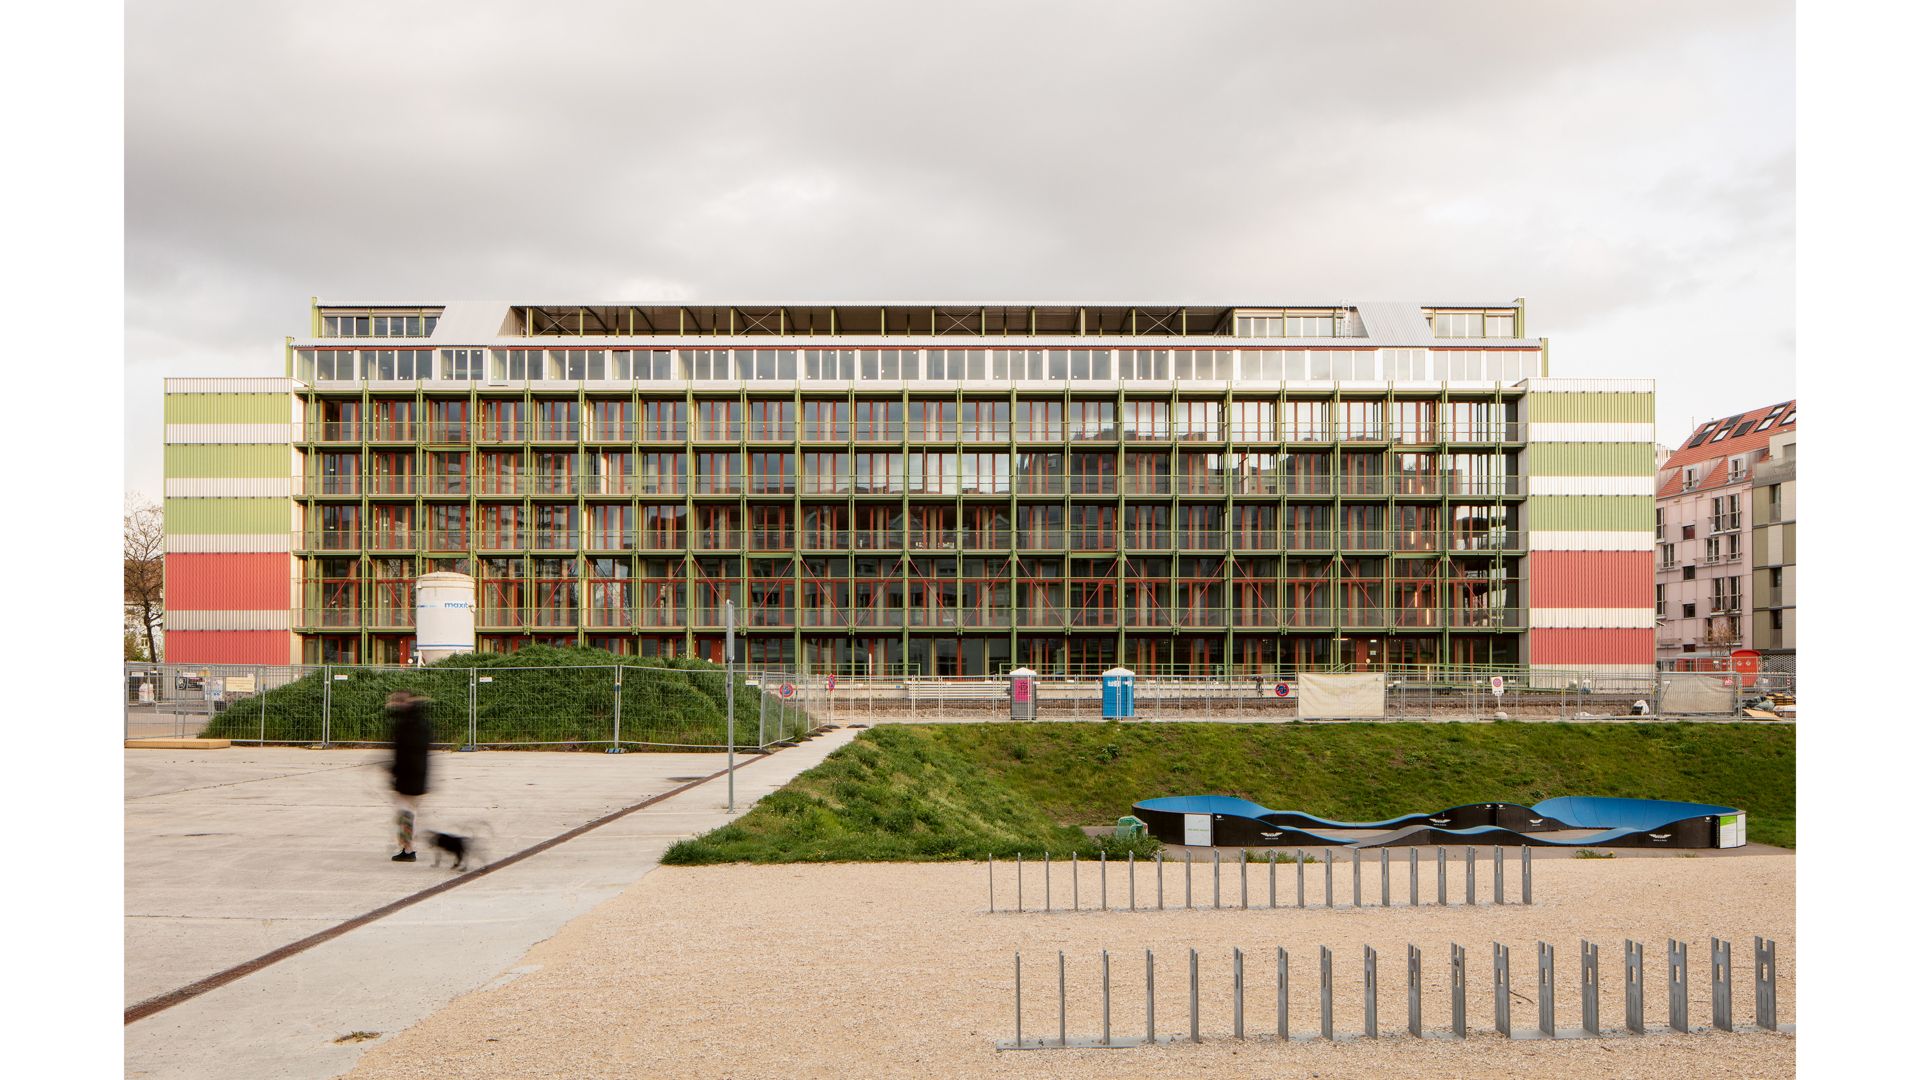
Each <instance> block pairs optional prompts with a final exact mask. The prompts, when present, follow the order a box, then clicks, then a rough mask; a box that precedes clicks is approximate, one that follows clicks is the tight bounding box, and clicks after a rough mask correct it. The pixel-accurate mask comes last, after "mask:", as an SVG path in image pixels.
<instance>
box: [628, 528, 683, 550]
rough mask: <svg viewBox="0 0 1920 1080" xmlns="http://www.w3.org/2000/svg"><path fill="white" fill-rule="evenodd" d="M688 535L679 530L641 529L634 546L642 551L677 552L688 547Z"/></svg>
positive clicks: (635, 538)
mask: <svg viewBox="0 0 1920 1080" xmlns="http://www.w3.org/2000/svg"><path fill="white" fill-rule="evenodd" d="M686 542H687V534H686V533H684V532H681V531H680V530H678V529H641V530H640V532H639V533H638V534H637V535H636V536H635V537H634V546H635V547H636V548H638V549H639V550H641V551H677V550H679V549H680V548H682V547H684V546H686Z"/></svg>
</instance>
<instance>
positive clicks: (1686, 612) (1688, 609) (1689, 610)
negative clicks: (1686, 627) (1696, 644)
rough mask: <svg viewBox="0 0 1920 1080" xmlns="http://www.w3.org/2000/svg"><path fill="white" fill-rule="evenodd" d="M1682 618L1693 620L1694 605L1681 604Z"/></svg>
mask: <svg viewBox="0 0 1920 1080" xmlns="http://www.w3.org/2000/svg"><path fill="white" fill-rule="evenodd" d="M1680 617H1681V618H1683V619H1691V618H1693V605H1692V604H1681V605H1680Z"/></svg>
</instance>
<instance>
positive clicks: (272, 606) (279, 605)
mask: <svg viewBox="0 0 1920 1080" xmlns="http://www.w3.org/2000/svg"><path fill="white" fill-rule="evenodd" d="M292 581H293V556H292V555H290V554H286V553H280V552H249V553H245V554H236V555H210V554H184V553H183V554H170V555H168V556H167V609H168V610H169V611H235V610H242V609H255V610H262V611H281V612H284V611H286V610H287V609H288V608H290V607H292V606H293V585H292Z"/></svg>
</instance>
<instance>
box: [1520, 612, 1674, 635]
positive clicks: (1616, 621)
mask: <svg viewBox="0 0 1920 1080" xmlns="http://www.w3.org/2000/svg"><path fill="white" fill-rule="evenodd" d="M1527 625H1528V626H1530V627H1532V628H1533V629H1536V630H1539V629H1544V628H1555V629H1563V630H1651V629H1653V626H1654V618H1653V609H1652V608H1639V607H1623V608H1581V607H1558V608H1531V609H1529V610H1528V611H1527Z"/></svg>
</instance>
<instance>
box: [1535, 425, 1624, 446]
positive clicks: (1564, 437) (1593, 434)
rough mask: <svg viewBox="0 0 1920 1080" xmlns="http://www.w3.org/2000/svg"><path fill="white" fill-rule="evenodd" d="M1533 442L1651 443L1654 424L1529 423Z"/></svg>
mask: <svg viewBox="0 0 1920 1080" xmlns="http://www.w3.org/2000/svg"><path fill="white" fill-rule="evenodd" d="M1527 438H1528V439H1529V440H1530V441H1532V442H1537V443H1549V442H1571V443H1597V442H1598V443H1650V442H1652V441H1653V425H1652V424H1541V423H1534V424H1530V425H1528V431H1527Z"/></svg>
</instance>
